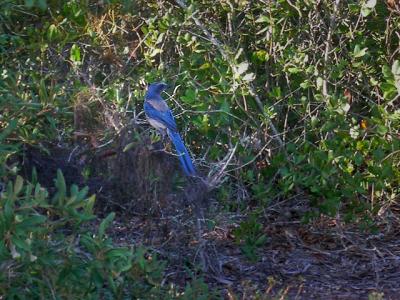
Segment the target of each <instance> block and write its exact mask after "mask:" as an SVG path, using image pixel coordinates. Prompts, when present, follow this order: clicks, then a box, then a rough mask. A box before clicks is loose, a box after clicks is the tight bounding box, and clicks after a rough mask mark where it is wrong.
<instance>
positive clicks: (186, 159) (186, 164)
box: [168, 130, 196, 176]
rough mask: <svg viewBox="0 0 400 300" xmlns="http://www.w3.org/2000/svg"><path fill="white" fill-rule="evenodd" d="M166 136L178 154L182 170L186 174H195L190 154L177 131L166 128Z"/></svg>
mask: <svg viewBox="0 0 400 300" xmlns="http://www.w3.org/2000/svg"><path fill="white" fill-rule="evenodd" d="M168 136H169V138H170V139H171V141H172V143H173V144H174V146H175V150H176V152H177V154H178V157H179V161H180V162H181V165H182V169H183V172H185V174H186V175H187V176H193V175H196V169H195V168H194V165H193V162H192V159H191V158H190V155H189V153H188V151H187V149H186V147H185V144H184V143H183V141H182V138H181V136H180V135H179V133H178V132H173V131H171V130H168Z"/></svg>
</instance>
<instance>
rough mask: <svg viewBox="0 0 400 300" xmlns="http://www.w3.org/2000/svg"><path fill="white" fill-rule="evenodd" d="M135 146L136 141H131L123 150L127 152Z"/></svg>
mask: <svg viewBox="0 0 400 300" xmlns="http://www.w3.org/2000/svg"><path fill="white" fill-rule="evenodd" d="M133 146H135V142H132V143H129V144H128V145H126V146H125V147H124V149H123V150H122V152H127V151H129V150H131V149H132V148H133Z"/></svg>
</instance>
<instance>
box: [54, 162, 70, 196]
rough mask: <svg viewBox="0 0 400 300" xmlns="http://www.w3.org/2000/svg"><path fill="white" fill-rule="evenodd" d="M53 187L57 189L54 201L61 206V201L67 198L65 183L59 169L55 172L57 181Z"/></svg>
mask: <svg viewBox="0 0 400 300" xmlns="http://www.w3.org/2000/svg"><path fill="white" fill-rule="evenodd" d="M55 185H56V188H57V194H56V199H57V201H58V204H63V203H64V202H63V201H64V200H65V197H66V196H67V185H66V183H65V179H64V175H63V173H62V172H61V170H60V169H58V170H57V179H56V184H55Z"/></svg>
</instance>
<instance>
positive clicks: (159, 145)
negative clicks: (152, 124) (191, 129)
mask: <svg viewBox="0 0 400 300" xmlns="http://www.w3.org/2000/svg"><path fill="white" fill-rule="evenodd" d="M157 131H158V133H159V134H160V140H159V141H157V142H155V143H154V144H153V145H154V146H155V147H154V148H155V149H154V150H153V152H165V151H166V147H165V142H164V141H165V139H166V138H165V136H166V133H167V131H166V130H165V129H158V130H157Z"/></svg>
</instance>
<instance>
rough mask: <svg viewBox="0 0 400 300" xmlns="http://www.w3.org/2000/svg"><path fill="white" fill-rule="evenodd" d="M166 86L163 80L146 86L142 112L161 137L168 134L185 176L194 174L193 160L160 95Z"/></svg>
mask: <svg viewBox="0 0 400 300" xmlns="http://www.w3.org/2000/svg"><path fill="white" fill-rule="evenodd" d="M167 87H168V85H167V84H165V83H163V82H155V83H152V84H150V85H149V86H148V88H147V92H146V95H145V98H144V112H145V114H146V116H147V120H148V121H149V123H150V125H151V126H153V127H154V128H156V129H157V130H158V131H159V132H160V133H161V135H162V137H164V136H165V132H166V133H167V134H168V136H169V138H170V139H171V141H172V143H173V144H174V146H175V150H176V152H177V153H178V157H179V161H180V163H181V165H182V169H183V172H184V173H185V174H186V175H187V176H193V175H195V174H196V170H195V168H194V166H193V162H192V160H191V158H190V155H189V153H188V151H187V149H186V147H185V144H184V143H183V141H182V138H181V136H180V135H179V133H178V129H177V127H176V123H175V119H174V116H173V115H172V112H171V110H170V109H169V107H168V105H167V103H166V102H165V100H164V99H163V98H162V97H161V95H160V94H161V92H163V91H164V90H165V89H166V88H167Z"/></svg>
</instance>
